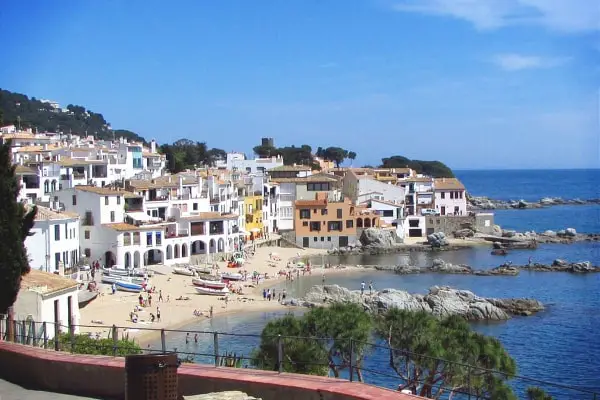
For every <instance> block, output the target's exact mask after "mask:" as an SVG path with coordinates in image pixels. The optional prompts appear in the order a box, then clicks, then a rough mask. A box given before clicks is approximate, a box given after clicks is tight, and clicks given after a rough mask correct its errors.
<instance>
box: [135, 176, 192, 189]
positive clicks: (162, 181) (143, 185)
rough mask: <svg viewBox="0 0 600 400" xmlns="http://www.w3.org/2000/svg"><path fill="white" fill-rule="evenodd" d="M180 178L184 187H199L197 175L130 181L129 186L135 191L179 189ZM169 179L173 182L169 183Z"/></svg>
mask: <svg viewBox="0 0 600 400" xmlns="http://www.w3.org/2000/svg"><path fill="white" fill-rule="evenodd" d="M179 177H182V178H183V185H197V184H198V178H197V177H196V176H195V175H183V174H179V175H165V176H160V177H158V178H154V179H150V180H146V179H144V180H135V179H132V180H129V181H128V185H129V186H131V187H132V188H133V189H135V190H147V189H163V188H176V187H179ZM169 178H170V179H171V182H169Z"/></svg>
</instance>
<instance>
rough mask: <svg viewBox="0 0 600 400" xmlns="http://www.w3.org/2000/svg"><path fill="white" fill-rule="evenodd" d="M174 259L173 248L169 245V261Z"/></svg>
mask: <svg viewBox="0 0 600 400" xmlns="http://www.w3.org/2000/svg"><path fill="white" fill-rule="evenodd" d="M172 258H173V247H172V246H171V245H170V244H169V245H167V260H170V259H172Z"/></svg>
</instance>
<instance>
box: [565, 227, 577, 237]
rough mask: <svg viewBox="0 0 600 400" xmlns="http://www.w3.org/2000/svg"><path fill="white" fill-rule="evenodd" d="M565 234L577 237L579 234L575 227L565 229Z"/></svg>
mask: <svg viewBox="0 0 600 400" xmlns="http://www.w3.org/2000/svg"><path fill="white" fill-rule="evenodd" d="M565 235H566V236H569V237H575V236H577V231H576V230H575V228H567V229H565Z"/></svg>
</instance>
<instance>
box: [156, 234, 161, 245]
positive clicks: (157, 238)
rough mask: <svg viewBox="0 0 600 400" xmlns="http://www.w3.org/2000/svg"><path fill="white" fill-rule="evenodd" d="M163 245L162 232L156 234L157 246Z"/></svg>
mask: <svg viewBox="0 0 600 400" xmlns="http://www.w3.org/2000/svg"><path fill="white" fill-rule="evenodd" d="M161 244H162V237H161V235H160V232H156V245H157V246H160V245H161Z"/></svg>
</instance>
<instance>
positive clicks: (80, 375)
mask: <svg viewBox="0 0 600 400" xmlns="http://www.w3.org/2000/svg"><path fill="white" fill-rule="evenodd" d="M0 370H1V371H2V372H3V376H4V378H5V379H7V380H9V381H12V382H15V383H17V384H21V385H23V386H26V387H31V388H33V389H38V390H46V391H51V392H61V393H68V394H74V395H79V396H89V397H99V398H103V399H123V398H124V397H125V392H124V389H125V359H124V358H115V357H110V356H88V355H76V354H69V353H60V352H55V351H52V350H44V349H40V348H33V347H28V346H24V345H19V344H14V343H7V342H0ZM178 387H179V392H180V394H182V395H192V394H201V393H210V392H220V391H226V390H240V391H242V392H245V393H248V394H249V395H251V396H256V397H259V398H261V399H262V400H280V399H282V398H285V399H286V400H416V399H422V398H421V397H418V396H413V395H408V394H402V393H399V392H397V391H393V390H388V389H383V388H379V387H375V386H370V385H366V384H363V383H358V382H349V381H347V380H342V379H334V378H327V377H320V376H312V375H299V374H288V373H282V374H279V373H277V372H273V371H261V370H253V369H245V368H244V369H239V368H226V367H223V368H215V367H213V366H210V365H202V364H183V365H182V366H181V367H180V368H179V370H178Z"/></svg>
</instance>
